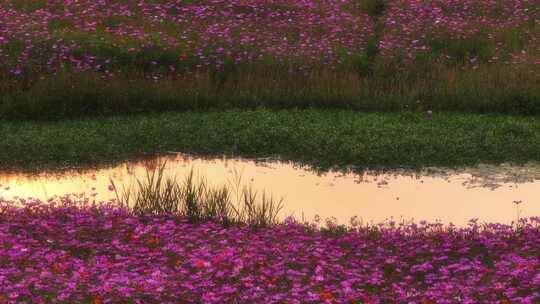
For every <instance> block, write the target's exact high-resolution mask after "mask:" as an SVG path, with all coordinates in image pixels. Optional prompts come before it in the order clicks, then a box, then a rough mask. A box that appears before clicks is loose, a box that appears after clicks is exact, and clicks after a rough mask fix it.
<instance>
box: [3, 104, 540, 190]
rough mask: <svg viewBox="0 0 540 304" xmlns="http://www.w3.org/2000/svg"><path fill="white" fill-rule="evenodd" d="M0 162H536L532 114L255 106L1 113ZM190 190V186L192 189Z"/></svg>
mask: <svg viewBox="0 0 540 304" xmlns="http://www.w3.org/2000/svg"><path fill="white" fill-rule="evenodd" d="M0 131H1V132H2V136H3V140H2V141H0V167H2V168H14V167H23V168H38V167H40V166H58V165H61V166H66V165H77V166H80V165H85V164H86V165H88V164H96V163H97V164H103V163H111V162H115V161H121V160H125V159H129V158H134V157H137V156H140V155H143V154H144V155H148V154H159V153H165V152H167V151H183V152H186V153H199V154H211V155H221V154H223V153H228V154H230V153H234V155H239V156H253V157H265V156H269V155H280V156H281V157H282V158H283V159H284V160H295V161H301V162H304V163H307V164H311V165H313V166H315V167H316V168H320V169H327V168H331V167H333V166H342V167H347V166H350V165H352V166H355V167H356V168H357V169H358V170H362V169H364V168H374V169H377V168H396V167H408V168H416V167H421V166H461V165H475V164H478V163H495V164H496V163H500V162H508V161H512V162H517V163H519V162H524V161H530V160H536V161H540V154H539V153H538V151H540V120H539V119H538V118H535V117H520V116H503V115H493V114H490V115H478V114H463V113H461V114H460V113H447V112H440V111H437V110H434V111H433V114H432V115H431V116H428V115H427V114H426V113H425V112H422V113H413V112H410V113H409V114H406V115H405V114H401V113H359V112H354V111H344V110H343V111H335V110H315V109H311V110H287V111H285V110H281V111H271V110H255V111H245V110H243V111H238V110H237V111H219V112H207V113H199V112H189V113H164V114H146V115H136V116H121V117H109V118H94V119H82V120H65V121H59V122H30V121H12V122H6V121H3V122H0ZM194 192H196V191H194Z"/></svg>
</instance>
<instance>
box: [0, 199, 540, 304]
mask: <svg viewBox="0 0 540 304" xmlns="http://www.w3.org/2000/svg"><path fill="white" fill-rule="evenodd" d="M18 203H19V207H14V204H13V202H7V201H5V200H0V207H1V208H0V211H1V213H0V214H1V215H0V240H1V245H0V303H94V304H96V303H538V302H540V247H539V246H538V244H539V241H540V218H531V219H529V220H523V221H522V222H521V224H520V225H519V227H517V228H516V227H515V226H514V227H510V226H506V225H499V224H491V225H485V226H482V225H479V224H477V223H476V222H474V221H472V222H471V223H470V226H469V227H467V228H459V229H458V228H455V227H452V226H446V227H441V225H440V224H426V223H420V224H418V225H416V224H396V223H387V224H385V225H380V226H371V227H369V228H368V227H357V228H355V229H351V230H349V231H345V232H343V231H341V232H338V231H324V230H320V229H318V228H314V227H312V226H308V225H306V224H304V225H300V224H297V223H294V222H293V221H292V220H290V221H286V222H285V223H283V224H279V225H277V226H274V227H267V228H254V227H248V226H229V227H226V226H223V225H222V224H220V223H217V222H212V221H210V222H204V223H196V224H193V223H190V222H188V221H187V220H186V219H183V218H179V217H174V216H170V215H161V216H158V215H147V216H134V215H130V214H129V213H128V212H127V211H126V210H125V209H122V208H118V207H115V206H114V205H112V204H106V205H100V206H90V205H85V206H81V205H79V206H78V207H77V206H76V205H75V204H74V202H73V201H72V200H70V199H68V198H63V199H62V203H58V202H57V203H53V202H52V201H50V202H48V203H43V202H40V201H37V200H33V199H29V200H27V201H24V202H23V203H22V205H23V207H21V206H20V205H21V202H18Z"/></svg>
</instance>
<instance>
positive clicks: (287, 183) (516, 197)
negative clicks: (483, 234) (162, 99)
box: [0, 154, 540, 226]
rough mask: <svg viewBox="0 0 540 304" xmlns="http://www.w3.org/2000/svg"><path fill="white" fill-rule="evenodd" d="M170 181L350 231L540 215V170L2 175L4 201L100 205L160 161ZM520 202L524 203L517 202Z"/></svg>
mask: <svg viewBox="0 0 540 304" xmlns="http://www.w3.org/2000/svg"><path fill="white" fill-rule="evenodd" d="M160 161H161V162H162V161H166V174H170V175H176V176H177V177H178V178H179V179H180V180H181V179H182V178H183V177H184V176H185V175H186V174H188V173H189V171H190V170H191V169H194V170H195V172H196V173H197V174H199V175H200V176H204V177H205V178H206V179H207V181H208V182H209V183H210V184H214V185H221V184H224V183H230V182H233V181H234V180H235V179H236V178H238V176H241V182H242V184H244V185H251V186H252V187H253V189H255V190H258V191H259V192H261V191H266V193H267V194H272V195H273V197H274V198H276V199H279V198H283V199H284V208H283V210H282V211H281V217H285V216H289V215H292V216H294V217H296V218H297V219H299V220H302V219H304V220H309V221H311V220H313V219H314V218H315V216H316V215H318V216H319V217H320V218H322V219H325V218H330V217H334V218H335V219H336V220H337V222H338V223H340V224H347V223H349V220H350V219H351V217H353V216H358V218H360V219H362V220H363V222H364V223H380V222H383V221H385V220H389V219H394V220H396V221H401V220H404V221H409V220H414V221H421V220H427V221H429V222H435V221H440V222H442V223H443V224H449V223H453V224H455V225H458V226H464V225H467V223H468V221H469V220H471V219H475V218H476V219H478V220H479V221H480V222H490V223H507V224H509V223H511V222H512V221H515V220H516V218H517V217H518V216H520V217H530V216H540V166H532V165H531V166H527V167H512V166H497V167H495V166H480V167H475V168H469V169H464V170H461V171H449V170H442V169H436V168H432V169H430V170H424V171H423V172H415V173H412V172H405V171H401V172H400V171H395V172H391V173H384V174H380V173H373V172H364V173H362V174H358V173H346V174H344V173H341V172H332V171H331V172H327V173H324V174H321V175H318V174H317V173H316V172H314V171H311V170H309V169H307V168H300V167H298V166H295V165H294V164H292V163H286V162H277V161H271V162H267V161H257V160H249V159H239V158H235V159H228V158H217V159H201V158H196V157H191V156H189V155H183V154H178V155H174V156H170V157H161V158H157V159H153V160H146V161H137V162H128V163H124V164H121V165H118V166H116V167H112V168H104V169H96V170H85V171H80V170H79V171H78V170H67V171H62V172H49V171H46V172H40V173H34V174H29V173H22V172H0V185H1V186H0V197H4V198H8V199H9V198H15V197H19V198H27V197H39V198H42V199H46V198H49V197H52V196H54V195H63V194H67V193H77V194H78V193H85V194H86V195H87V196H90V197H93V198H95V199H96V201H103V200H110V199H112V198H114V197H115V193H114V191H110V189H109V188H110V187H109V185H110V179H111V178H112V179H113V180H114V181H115V182H116V183H117V184H122V185H124V186H128V185H130V184H132V183H133V182H134V178H135V177H138V178H141V179H142V178H144V177H145V174H146V170H148V169H149V170H152V169H154V168H155V167H156V165H157V164H158V163H159V162H160ZM516 202H520V203H516Z"/></svg>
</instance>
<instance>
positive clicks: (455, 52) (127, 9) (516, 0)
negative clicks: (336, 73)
mask: <svg viewBox="0 0 540 304" xmlns="http://www.w3.org/2000/svg"><path fill="white" fill-rule="evenodd" d="M377 5H378V6H377ZM373 7H380V8H381V9H380V10H374V9H372V8H373ZM539 27H540V2H539V0H506V1H495V0H450V1H447V0H444V1H442V0H441V1H419V0H387V1H385V0H323V1H319V0H317V1H315V0H272V1H261V0H227V1H223V0H204V1H187V0H177V1H157V0H147V1H145V0H138V1H121V0H96V1H89V0H34V1H25V0H0V60H1V62H2V66H1V67H0V70H1V71H2V73H4V77H7V75H9V76H10V77H24V76H28V77H29V76H31V75H34V76H35V75H37V74H40V73H43V72H55V71H57V70H58V69H61V68H69V69H74V70H76V71H95V72H99V73H102V74H103V75H108V76H114V74H115V73H118V72H119V71H120V70H122V69H123V68H126V67H130V68H136V69H138V70H142V71H144V72H145V73H147V74H148V75H151V76H150V77H154V78H159V77H162V76H163V75H168V74H177V73H183V72H191V71H197V70H208V69H217V70H220V69H226V68H227V67H228V66H234V65H240V64H243V65H250V64H253V63H270V64H275V63H285V64H293V65H294V66H295V67H298V68H300V69H308V68H314V67H317V68H321V67H322V68H325V69H335V68H338V67H340V66H343V65H349V66H350V65H351V64H354V65H360V66H362V64H366V62H367V61H370V60H372V59H373V58H371V57H376V58H377V60H378V61H380V62H382V64H385V63H386V64H388V65H390V64H396V63H403V64H414V63H416V62H418V60H426V58H427V60H428V61H433V62H443V63H444V62H446V63H455V62H459V63H460V64H466V65H469V66H471V67H473V68H474V67H475V66H477V65H478V64H479V63H496V62H505V63H509V64H519V63H527V64H537V65H538V64H540V55H538V54H540V44H539V42H538V39H539V38H538V37H539V33H540V31H539V29H538V28H539ZM370 58H371V59H370ZM351 62H352V63H351Z"/></svg>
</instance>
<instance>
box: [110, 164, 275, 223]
mask: <svg viewBox="0 0 540 304" xmlns="http://www.w3.org/2000/svg"><path fill="white" fill-rule="evenodd" d="M165 168H166V162H163V163H161V164H158V166H156V167H155V168H154V169H152V170H150V169H147V171H146V174H145V178H144V179H139V178H135V180H136V183H135V184H134V185H130V186H128V187H124V188H123V191H122V192H121V193H120V194H119V189H118V187H117V185H116V183H115V182H114V180H113V179H110V183H111V185H112V187H113V189H114V191H115V194H116V198H117V201H118V202H120V203H121V204H122V205H124V206H126V207H127V208H128V209H129V210H130V212H132V213H133V214H137V215H144V214H172V215H179V216H185V217H187V218H188V219H189V220H190V221H192V222H198V221H204V220H210V219H214V220H219V221H221V222H222V223H224V224H241V223H243V224H248V225H250V226H269V225H274V224H277V223H278V215H279V212H280V210H281V209H282V208H283V199H281V200H274V198H273V197H272V196H271V195H270V196H268V195H267V194H266V192H264V191H263V192H261V193H259V192H257V191H255V190H253V188H252V186H242V182H241V173H238V171H236V170H235V175H234V178H233V180H232V181H229V183H228V184H225V185H221V186H212V185H210V184H209V183H208V181H207V180H206V178H204V177H201V176H196V175H195V171H194V169H193V168H192V169H191V170H190V171H189V173H188V174H187V175H186V176H185V177H184V180H183V181H179V180H178V179H177V177H176V175H175V176H166V175H165Z"/></svg>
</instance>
